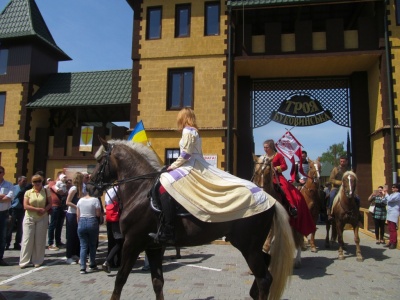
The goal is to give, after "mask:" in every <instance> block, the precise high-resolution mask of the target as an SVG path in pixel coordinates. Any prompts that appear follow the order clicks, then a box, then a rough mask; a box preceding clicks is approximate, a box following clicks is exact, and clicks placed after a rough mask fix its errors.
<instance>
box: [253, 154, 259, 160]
mask: <svg viewBox="0 0 400 300" xmlns="http://www.w3.org/2000/svg"><path fill="white" fill-rule="evenodd" d="M252 155H253V161H254V162H257V161H258V157H257V155H255V154H254V153H252Z"/></svg>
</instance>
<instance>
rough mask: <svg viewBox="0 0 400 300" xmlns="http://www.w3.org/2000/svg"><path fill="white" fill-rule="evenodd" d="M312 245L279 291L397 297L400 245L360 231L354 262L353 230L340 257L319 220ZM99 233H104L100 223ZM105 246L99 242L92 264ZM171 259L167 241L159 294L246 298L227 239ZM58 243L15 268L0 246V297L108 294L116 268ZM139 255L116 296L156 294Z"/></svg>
mask: <svg viewBox="0 0 400 300" xmlns="http://www.w3.org/2000/svg"><path fill="white" fill-rule="evenodd" d="M318 227H319V230H318V231H317V246H318V247H319V252H318V253H311V252H310V251H304V252H303V255H302V256H303V260H302V268H300V269H296V270H294V274H293V276H292V280H291V283H290V285H289V286H288V287H287V289H286V291H285V293H284V296H283V298H284V299H296V300H297V299H307V300H309V299H318V300H321V299H324V300H326V299H399V289H398V286H399V283H400V275H399V274H400V268H399V265H400V251H399V250H387V249H385V248H383V247H382V245H376V244H375V240H373V239H371V238H370V237H368V236H366V235H363V234H361V245H362V247H361V250H362V254H363V256H364V262H357V261H356V258H355V246H354V243H353V237H352V231H346V233H345V242H348V243H349V244H348V247H347V252H345V254H346V259H345V260H344V261H339V260H337V259H336V257H337V245H335V246H334V247H333V249H332V250H326V249H324V235H325V233H324V228H323V227H322V226H321V225H318ZM101 233H102V234H103V235H104V234H105V228H104V227H102V230H101ZM106 251H107V247H106V242H105V241H104V242H101V244H100V247H99V252H98V264H99V265H100V264H101V263H103V261H104V257H105V255H106ZM181 254H182V259H179V260H176V259H174V258H173V256H174V255H175V250H174V249H172V248H171V249H167V251H166V255H165V263H164V276H165V286H164V295H165V298H166V299H191V300H213V299H250V297H249V296H248V292H249V290H250V286H251V284H252V282H253V277H252V276H251V275H249V274H248V273H247V271H248V268H247V266H246V264H245V262H244V260H243V258H242V257H241V255H240V253H239V252H238V251H237V250H236V249H235V248H233V247H232V246H230V245H214V244H210V245H204V246H199V247H191V248H183V249H182V253H181ZM63 256H65V249H61V250H60V251H49V250H46V258H45V264H46V265H45V266H43V267H41V268H38V269H33V268H28V269H23V270H21V269H20V268H19V266H18V257H19V251H13V250H10V251H6V252H5V255H4V257H5V260H6V261H7V262H8V263H10V264H11V266H9V267H0V299H21V300H28V299H29V300H31V299H40V300H46V299H71V300H76V299H109V297H110V295H111V292H112V289H113V285H114V280H115V274H116V272H112V273H111V274H110V275H109V274H106V273H104V272H96V273H91V274H86V275H81V274H79V266H78V265H66V264H65V263H64V261H63V259H62V258H63ZM142 266H143V258H141V259H140V260H139V261H138V262H137V263H136V265H135V266H134V268H133V269H132V273H131V274H130V276H129V278H128V282H127V284H126V285H125V288H124V290H123V294H122V299H155V297H154V293H153V290H152V285H151V281H150V275H149V273H148V272H144V271H142V270H141V268H142Z"/></svg>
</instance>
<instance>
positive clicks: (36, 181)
mask: <svg viewBox="0 0 400 300" xmlns="http://www.w3.org/2000/svg"><path fill="white" fill-rule="evenodd" d="M32 183H42V181H41V180H35V181H32Z"/></svg>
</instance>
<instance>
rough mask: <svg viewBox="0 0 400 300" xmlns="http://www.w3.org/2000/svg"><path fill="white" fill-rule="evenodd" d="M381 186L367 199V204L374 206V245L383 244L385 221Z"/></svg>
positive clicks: (384, 206) (384, 205)
mask: <svg viewBox="0 0 400 300" xmlns="http://www.w3.org/2000/svg"><path fill="white" fill-rule="evenodd" d="M383 199H384V196H383V186H378V189H377V190H375V191H374V192H373V193H372V194H371V195H370V196H369V197H368V202H371V204H375V209H374V213H373V215H372V216H373V218H374V223H375V237H376V244H377V245H379V244H385V239H384V235H385V221H386V204H385V203H383Z"/></svg>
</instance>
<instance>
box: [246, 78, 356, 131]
mask: <svg viewBox="0 0 400 300" xmlns="http://www.w3.org/2000/svg"><path fill="white" fill-rule="evenodd" d="M349 85H350V83H349V79H348V78H343V77H341V78H291V79H287V80H282V79H279V80H254V81H253V86H252V127H253V128H258V127H261V126H264V125H266V124H268V123H269V122H271V121H272V119H271V116H272V114H273V112H274V111H277V110H278V108H279V106H280V105H281V103H282V101H284V100H288V99H290V98H291V97H293V96H296V95H308V96H310V98H312V99H316V100H318V101H319V103H320V104H321V105H322V107H323V108H324V109H325V110H328V111H329V112H330V113H331V115H332V119H331V121H332V122H334V123H336V124H338V125H341V126H345V127H350V124H351V116H350V87H349Z"/></svg>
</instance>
